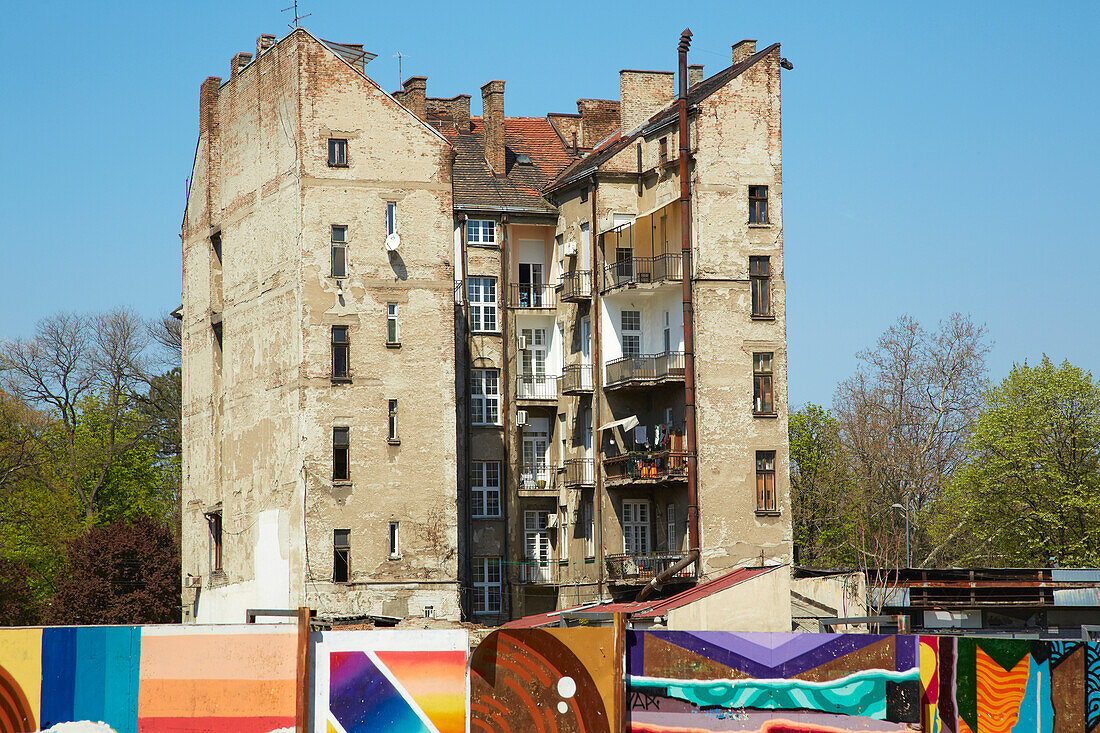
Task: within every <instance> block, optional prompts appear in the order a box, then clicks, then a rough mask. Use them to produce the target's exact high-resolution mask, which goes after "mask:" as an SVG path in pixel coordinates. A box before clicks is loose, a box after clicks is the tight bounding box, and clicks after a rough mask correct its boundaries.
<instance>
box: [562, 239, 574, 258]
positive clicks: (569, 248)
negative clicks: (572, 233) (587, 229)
mask: <svg viewBox="0 0 1100 733" xmlns="http://www.w3.org/2000/svg"><path fill="white" fill-rule="evenodd" d="M563 247H564V249H565V254H567V255H570V256H573V255H575V254H577V243H576V242H574V241H573V240H569V241H568V242H566V243H565V244H564V245H563Z"/></svg>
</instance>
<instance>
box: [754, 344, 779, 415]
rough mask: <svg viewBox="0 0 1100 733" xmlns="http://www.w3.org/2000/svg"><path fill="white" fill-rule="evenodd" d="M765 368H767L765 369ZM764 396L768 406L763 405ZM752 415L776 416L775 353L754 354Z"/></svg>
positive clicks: (762, 352)
mask: <svg viewBox="0 0 1100 733" xmlns="http://www.w3.org/2000/svg"><path fill="white" fill-rule="evenodd" d="M765 360H766V363H765ZM765 366H766V367H767V368H765ZM764 395H767V405H765V404H764V403H763V399H764ZM752 414H753V415H757V416H762V417H772V416H774V415H775V414H776V412H775V352H774V351H757V352H753V355H752Z"/></svg>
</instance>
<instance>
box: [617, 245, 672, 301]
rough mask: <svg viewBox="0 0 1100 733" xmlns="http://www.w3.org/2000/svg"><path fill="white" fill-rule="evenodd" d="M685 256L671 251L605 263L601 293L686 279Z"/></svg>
mask: <svg viewBox="0 0 1100 733" xmlns="http://www.w3.org/2000/svg"><path fill="white" fill-rule="evenodd" d="M683 273H684V268H683V256H682V255H681V254H680V253H679V252H669V253H667V254H663V255H657V256H656V257H625V258H623V259H619V260H616V261H615V262H612V263H611V264H609V265H604V270H603V281H602V283H601V284H600V292H601V293H609V292H611V291H612V290H617V289H619V288H633V287H637V286H638V285H655V284H661V283H666V282H679V281H681V280H683V279H684V274H683Z"/></svg>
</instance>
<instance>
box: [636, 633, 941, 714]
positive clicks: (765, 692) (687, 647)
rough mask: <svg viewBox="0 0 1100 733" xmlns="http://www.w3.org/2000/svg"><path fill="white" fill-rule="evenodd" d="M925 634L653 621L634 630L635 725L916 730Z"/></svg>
mask: <svg viewBox="0 0 1100 733" xmlns="http://www.w3.org/2000/svg"><path fill="white" fill-rule="evenodd" d="M916 641H917V640H916V638H915V637H909V636H899V637H894V636H874V635H862V634H861V635H856V634H751V633H745V634H735V633H729V632H686V631H645V632H629V633H628V635H627V670H628V680H627V686H628V694H629V698H628V708H629V717H630V729H631V730H632V731H638V732H639V733H657V732H658V731H673V730H676V731H680V730H697V731H725V730H744V731H763V730H767V731H772V732H773V733H778V732H779V731H789V732H791V733H794V732H795V731H798V732H800V733H801V732H804V733H810V732H812V731H822V732H824V731H836V730H869V731H890V730H911V729H912V725H911V724H914V723H919V722H920V700H921V690H920V668H919V666H918V658H917V646H916Z"/></svg>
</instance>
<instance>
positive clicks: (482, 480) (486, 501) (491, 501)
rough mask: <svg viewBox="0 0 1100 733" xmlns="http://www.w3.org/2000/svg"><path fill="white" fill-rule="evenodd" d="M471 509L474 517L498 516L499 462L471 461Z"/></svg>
mask: <svg viewBox="0 0 1100 733" xmlns="http://www.w3.org/2000/svg"><path fill="white" fill-rule="evenodd" d="M471 465H472V468H473V476H471V479H472V481H471V484H472V485H471V492H472V494H473V496H472V497H471V508H472V509H473V512H474V516H475V517H499V516H500V461H472V462H471Z"/></svg>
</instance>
